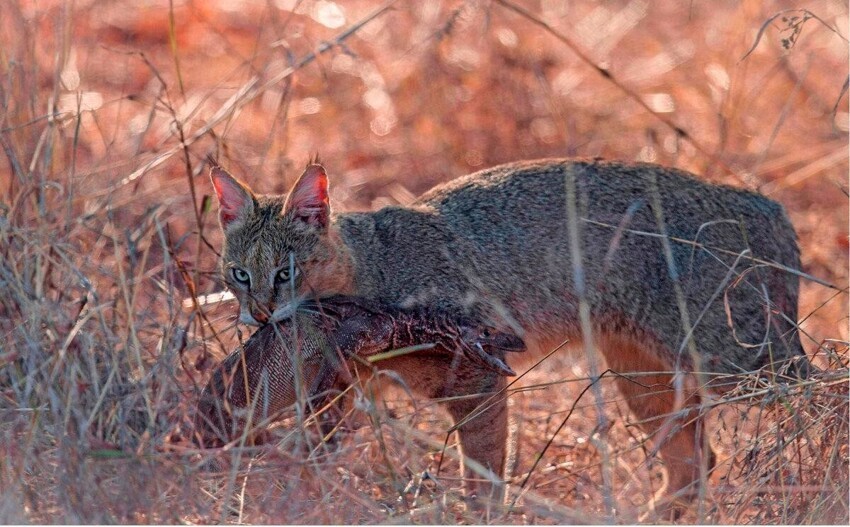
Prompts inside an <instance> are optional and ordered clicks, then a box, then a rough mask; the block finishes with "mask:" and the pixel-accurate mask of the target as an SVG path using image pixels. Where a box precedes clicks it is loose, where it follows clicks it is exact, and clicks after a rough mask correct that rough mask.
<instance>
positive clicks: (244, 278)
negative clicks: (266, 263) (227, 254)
mask: <svg viewBox="0 0 850 527" xmlns="http://www.w3.org/2000/svg"><path fill="white" fill-rule="evenodd" d="M232 273H233V279H234V280H236V281H237V282H239V283H240V284H249V283H251V275H249V274H248V271H246V270H245V269H240V268H238V267H234V268H233V271H232Z"/></svg>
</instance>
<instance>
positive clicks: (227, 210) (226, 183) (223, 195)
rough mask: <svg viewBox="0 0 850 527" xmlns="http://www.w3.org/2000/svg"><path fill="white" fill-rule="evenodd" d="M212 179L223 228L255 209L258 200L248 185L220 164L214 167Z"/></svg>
mask: <svg viewBox="0 0 850 527" xmlns="http://www.w3.org/2000/svg"><path fill="white" fill-rule="evenodd" d="M210 179H212V183H213V187H215V194H216V196H218V211H219V212H218V217H219V220H221V226H222V228H224V229H226V228H227V227H228V226H229V225H230V224H232V223H233V222H234V221H236V220H238V219H239V218H242V217H245V216H246V215H247V214H250V213H251V212H252V211H253V210H254V204H255V201H256V200H255V199H254V194H253V193H252V192H251V189H250V188H248V185H246V184H245V183H242V182H241V181H239V180H238V179H236V178H235V177H233V176H231V175H230V174H228V173H227V171H226V170H224V169H223V168H221V167H218V166H214V167H212V170H211V171H210Z"/></svg>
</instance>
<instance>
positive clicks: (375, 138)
mask: <svg viewBox="0 0 850 527" xmlns="http://www.w3.org/2000/svg"><path fill="white" fill-rule="evenodd" d="M847 28H848V6H847V4H846V3H845V2H839V1H832V0H812V1H805V2H790V1H773V2H763V1H752V0H744V1H737V0H735V1H733V0H713V1H711V2H706V1H691V2H649V1H646V0H610V1H582V2H556V1H545V0H535V1H532V0H512V1H510V2H509V1H508V0H504V1H501V0H492V1H485V0H465V1H464V0H433V1H431V0H429V1H424V2H415V1H410V0H407V1H405V0H396V1H390V2H388V3H386V4H382V3H378V2H367V1H357V0H353V1H346V2H333V1H330V0H304V1H300V0H267V1H261V0H210V1H203V2H202V1H199V0H185V1H183V0H171V1H167V0H144V1H136V0H133V1H129V0H108V1H95V0H77V1H75V2H63V1H61V0H44V1H38V2H33V1H27V0H23V1H21V0H10V1H4V2H2V4H0V32H1V33H0V148H2V155H0V332H2V339H0V451H2V453H3V456H2V459H0V521H3V522H29V521H36V522H55V521H56V522H66V523H72V522H105V523H112V522H128V521H133V522H150V521H161V522H183V521H191V522H209V521H245V522H252V523H264V522H307V523H327V522H332V523H337V522H363V521H369V522H378V521H395V520H398V521H404V522H455V521H473V522H475V521H483V520H485V519H487V518H485V517H483V516H475V513H472V512H470V511H464V510H463V508H462V507H460V506H459V505H458V499H457V496H458V493H457V486H458V485H457V481H456V480H453V479H451V477H449V478H448V479H440V478H438V483H436V484H435V483H434V482H433V480H432V481H428V480H427V478H426V481H424V482H423V481H422V480H421V478H420V479H417V477H420V476H421V474H422V473H423V471H427V470H431V471H434V470H435V467H436V463H437V460H439V458H440V454H439V449H438V448H437V449H435V448H433V446H429V443H428V442H427V441H426V440H425V439H423V437H431V436H433V437H437V436H439V433H440V431H441V430H442V431H445V430H446V423H445V419H444V417H442V416H441V414H439V413H433V412H432V413H427V412H426V414H425V415H424V416H423V415H422V414H420V413H419V412H416V411H414V410H413V409H412V407H411V406H409V405H408V406H405V405H404V404H403V403H399V405H400V406H399V408H400V409H398V410H396V413H395V414H390V415H389V417H387V422H388V423H392V426H391V425H389V424H386V423H385V424H384V425H374V423H373V426H372V427H371V428H369V427H367V429H366V430H362V431H359V432H356V433H354V434H352V436H351V437H350V438H347V439H345V440H344V441H343V442H342V443H341V445H342V446H340V447H338V448H337V449H336V450H333V451H332V452H327V451H324V453H321V454H316V453H315V452H313V455H311V456H309V457H308V455H307V454H308V453H309V452H310V450H309V449H306V450H305V446H304V445H305V444H309V441H308V439H305V438H304V437H301V436H299V438H300V439H299V438H296V439H292V438H289V439H281V441H283V443H281V444H284V445H288V446H287V447H286V448H283V447H282V448H278V449H276V450H272V451H264V453H263V455H262V456H261V457H260V458H258V459H259V461H257V462H256V463H257V465H256V466H253V470H252V471H248V470H247V468H248V467H247V465H246V464H247V463H248V459H249V457H248V456H247V455H246V454H242V453H239V452H231V453H228V454H227V455H224V456H220V457H223V458H225V459H224V460H222V459H219V460H218V461H219V462H220V463H223V464H224V468H222V469H221V470H220V471H219V472H215V471H212V472H211V471H209V470H202V468H204V467H203V461H204V459H200V460H199V455H198V454H197V453H196V452H194V451H192V450H191V448H190V446H189V445H188V443H187V437H188V432H189V428H188V427H189V423H190V422H191V415H192V404H193V402H194V401H195V400H196V398H197V394H198V389H199V387H200V386H203V382H204V381H205V379H206V377H207V376H208V374H209V368H210V367H211V365H213V364H214V363H215V362H216V361H217V360H219V359H220V358H221V357H222V356H223V355H224V354H225V353H227V352H228V351H230V350H231V349H232V348H233V346H234V343H235V342H236V341H237V333H238V331H239V328H236V327H235V315H236V306H235V305H234V304H233V303H228V302H224V303H212V304H209V305H204V306H199V305H197V304H196V302H195V301H194V300H193V299H194V298H196V297H198V296H201V295H207V294H210V293H215V292H218V291H221V290H222V286H221V284H220V283H219V281H218V279H217V270H216V264H217V254H216V248H218V247H220V245H221V235H220V233H219V231H218V226H217V222H216V214H215V212H216V209H215V206H214V205H213V204H212V202H211V201H210V195H211V194H212V189H211V187H210V184H209V180H208V178H207V170H206V158H207V156H209V155H213V156H215V157H216V158H218V160H219V161H220V162H221V163H222V164H224V165H225V166H226V167H228V168H229V169H230V170H231V171H232V172H233V173H234V174H235V175H237V176H239V177H241V178H242V179H244V180H245V181H247V182H248V183H249V184H251V185H252V186H253V187H254V188H255V189H257V190H258V191H260V192H265V193H281V192H285V191H286V190H288V188H289V186H290V185H291V184H292V183H293V182H294V180H295V178H296V177H297V176H298V175H299V173H300V169H301V167H302V166H303V165H304V164H305V163H306V162H307V160H308V159H309V158H310V157H311V156H313V155H315V154H317V153H318V154H319V155H320V156H321V159H322V161H323V163H324V164H325V166H326V168H327V170H328V172H329V174H330V177H331V200H332V206H334V207H336V209H337V210H358V209H360V210H365V209H372V208H375V207H380V206H383V205H388V204H407V203H410V202H411V201H413V200H414V199H415V197H416V196H417V195H418V194H420V193H421V192H423V191H424V190H426V189H428V188H430V187H431V186H433V185H435V184H438V183H440V182H443V181H447V180H449V179H452V178H454V177H457V176H460V175H463V174H466V173H469V172H471V171H475V170H478V169H481V168H485V167H488V166H492V165H495V164H498V163H502V162H508V161H515V160H520V159H531V158H540V157H564V156H582V157H596V156H600V157H605V158H611V159H621V160H641V161H652V162H657V163H662V164H667V165H672V166H677V167H680V168H684V169H687V170H690V171H693V172H695V173H697V174H699V175H700V176H701V177H704V178H705V179H707V180H710V181H714V182H724V183H729V184H732V185H736V186H740V187H746V188H751V189H757V190H759V191H761V192H763V193H765V194H767V195H768V196H770V197H771V198H773V199H776V200H778V201H780V202H781V203H783V204H784V205H785V207H786V208H787V210H788V213H789V215H790V217H791V220H792V222H793V223H794V225H795V226H796V228H797V231H798V233H799V237H800V244H801V247H802V258H803V271H804V272H806V273H809V274H811V275H814V276H816V277H818V278H819V279H821V280H823V281H826V282H828V283H831V284H833V285H834V286H836V287H837V288H838V290H836V289H833V288H829V287H824V286H823V285H821V284H817V283H814V282H811V281H806V280H804V281H803V283H802V294H801V303H800V314H801V317H802V319H803V320H802V322H801V328H802V329H803V330H804V331H805V335H806V336H805V337H804V345H805V346H806V349H807V352H808V353H809V354H810V355H811V356H817V359H816V360H817V362H818V364H819V365H820V366H821V367H824V368H830V369H833V370H836V371H843V372H844V373H843V375H844V377H843V378H842V377H840V376H839V381H836V382H835V383H832V384H830V382H826V383H821V384H819V385H817V386H815V387H814V388H813V387H811V386H810V387H808V388H807V389H808V391H807V392H806V393H804V394H803V393H802V392H801V394H802V395H799V396H798V397H797V398H796V399H794V401H793V403H792V404H789V403H788V401H781V402H780V403H777V402H776V401H773V402H771V403H759V402H752V403H751V404H750V406H752V407H754V409H757V408H755V407H758V406H771V405H773V406H776V407H777V408H780V407H782V408H784V409H785V410H786V413H785V414H784V417H783V415H774V416H773V417H772V418H766V419H767V421H765V422H770V425H766V424H763V423H762V422H761V420H758V419H757V420H756V421H757V423H758V424H755V425H754V424H753V423H752V422H751V421H748V418H747V417H746V416H747V415H748V413H745V414H744V415H745V417H744V418H740V417H736V416H737V415H738V413H739V411H738V410H739V409H737V408H736V407H735V406H730V407H728V408H724V409H723V410H722V411H720V412H717V413H722V414H723V416H718V417H717V419H718V420H721V421H722V420H723V419H726V418H728V419H731V420H732V421H733V422H734V423H735V424H734V425H729V427H728V428H726V427H725V425H724V426H723V427H721V429H722V430H725V431H726V432H725V433H726V435H725V436H723V437H717V438H715V439H716V441H718V442H720V443H721V445H722V446H721V448H720V450H723V451H725V453H726V454H727V455H728V457H730V458H731V461H730V462H729V464H727V465H726V468H725V469H724V470H723V472H724V474H725V475H720V474H718V475H717V476H716V477H714V478H713V480H712V481H713V484H714V485H713V487H712V489H713V490H711V491H709V492H710V494H709V496H708V498H709V499H708V500H707V503H710V505H707V506H706V507H705V508H704V510H703V511H702V512H701V513H700V514H702V516H699V518H700V519H702V520H704V521H710V522H732V523H735V522H758V523H783V522H804V523H810V522H819V521H836V522H846V521H847V492H846V489H847V481H846V479H847V463H848V457H847V456H848V451H847V446H846V442H847V431H846V429H847V415H846V414H847V390H846V360H847V340H848V338H850V335H848V302H847V294H846V292H847V283H848V181H847V175H848V122H849V121H850V116H848V99H847V94H846V90H847V80H848V43H847V34H848V31H847ZM840 290H843V292H842V291H840ZM242 331H243V332H247V330H246V328H242ZM551 362H552V363H551V365H549V366H547V367H546V368H545V371H543V372H541V373H536V374H534V375H531V376H529V380H528V384H529V385H533V384H535V383H543V384H545V386H541V387H539V388H538V390H529V391H528V393H525V394H522V395H519V396H517V397H516V401H515V403H516V405H515V407H516V409H517V412H518V415H520V416H521V419H522V420H523V427H522V432H521V436H522V437H521V440H522V443H523V445H524V451H523V456H522V457H521V459H520V466H519V472H520V473H521V472H522V471H523V470H528V469H529V468H530V466H531V464H532V462H533V459H534V454H535V452H540V451H541V449H542V447H543V445H545V444H546V442H547V441H548V439H549V438H550V437H551V435H552V433H553V431H554V428H555V427H556V425H557V424H558V422H559V421H560V419H561V418H562V417H558V415H559V412H560V413H561V415H562V414H563V413H564V412H566V411H567V410H568V409H569V406H570V404H571V401H572V400H573V399H574V398H575V396H576V395H577V393H578V392H579V391H580V389H581V386H577V385H576V383H568V384H563V383H561V384H558V383H557V382H556V381H557V380H562V379H565V378H574V377H581V376H582V375H583V373H582V371H581V369H576V370H574V369H573V362H574V361H572V360H569V359H561V358H553V360H552V361H551ZM842 368H844V369H842ZM555 372H557V373H555ZM842 379H843V380H842ZM553 383H554V384H553ZM579 384H580V383H579ZM812 390H815V391H814V392H813V391H812ZM817 390H820V391H817ZM540 391H543V392H544V393H543V394H541V393H539V392H540ZM608 393H609V395H610V396H611V399H612V410H611V412H612V415H614V414H616V413H617V412H619V413H623V412H624V410H623V409H622V408H621V407H619V406H618V405H617V404H616V401H615V399H616V397H617V396H616V393H615V392H614V391H609V392H608ZM543 400H545V401H546V403H545V404H543V403H542V402H541V401H543ZM552 401H563V405H561V406H558V407H557V408H553V406H552ZM788 410H793V411H792V412H791V413H790V414H788V413H787V411H788ZM587 412H590V413H588V414H587V415H592V409H590V408H588V409H587ZM768 413H770V412H768ZM398 415H401V416H402V417H398ZM789 415H791V417H789ZM842 415H843V419H842ZM721 418H722V419H721ZM593 424H595V419H594V418H585V419H583V418H582V416H581V415H579V416H577V417H574V418H573V419H572V420H571V421H570V424H569V425H568V426H567V427H566V428H565V429H564V431H562V432H561V434H560V435H559V436H558V438H557V441H555V442H554V443H553V445H552V447H551V448H550V449H549V450H547V453H546V456H547V458H546V459H545V461H544V463H542V465H541V466H543V467H544V469H543V472H541V475H540V477H539V478H537V479H536V481H535V482H534V485H533V487H532V488H530V489H529V493H528V494H527V498H526V499H527V502H526V508H525V509H524V510H523V511H522V512H520V513H511V514H509V515H507V516H498V518H500V520H499V521H502V522H511V523H527V522H541V521H554V522H565V521H574V520H575V519H576V518H591V519H592V518H594V517H595V516H593V515H594V514H597V513H598V512H599V511H601V510H602V509H601V498H600V494H599V490H598V487H599V482H600V476H599V469H598V464H599V460H598V455H597V454H596V453H595V451H594V447H593V446H592V441H589V438H592V437H593V434H594V430H593ZM787 427H791V428H790V429H789V428H787ZM741 430H747V432H746V433H744V432H742V431H741ZM789 430H790V431H789ZM806 430H808V432H806ZM423 431H424V432H425V433H422V432H423ZM305 434H306V432H305ZM382 434H386V437H384V438H383V439H385V441H382V442H381V443H380V444H381V446H380V447H378V446H376V444H375V441H374V438H375V436H377V435H382ZM786 434H787V435H786ZM302 435H303V434H302ZM609 435H610V436H611V437H612V439H613V440H615V441H616V444H617V445H618V446H622V452H621V453H622V455H621V457H620V458H618V459H619V461H618V464H617V470H618V471H619V472H617V474H616V477H617V478H619V479H616V481H618V482H620V483H621V484H622V487H621V489H622V490H621V491H620V492H619V494H617V496H615V498H616V500H617V503H618V514H620V516H619V517H618V518H619V519H620V520H621V521H634V520H635V519H636V518H637V516H636V514H637V512H636V511H637V510H638V509H639V507H640V506H641V505H642V504H643V503H644V502H645V501H646V498H647V497H648V496H649V495H650V494H651V488H652V486H653V485H657V484H658V478H659V467H658V466H657V464H654V462H652V461H649V462H647V461H645V456H644V454H645V453H644V452H643V451H642V447H641V445H642V443H641V441H640V438H636V437H635V434H634V432H633V431H632V430H631V428H626V427H622V426H619V425H618V427H615V429H614V430H612V431H611V432H610V434H609ZM765 436H767V437H768V438H767V439H765ZM285 437H289V436H285ZM771 438H772V439H771ZM286 441H294V443H292V444H290V443H287V442H286ZM736 441H740V442H741V443H740V445H739V444H738V443H736ZM762 441H766V443H765V442H762ZM293 445H294V446H293ZM789 445H790V446H793V447H794V448H789ZM290 447H291V449H290V450H287V448H290ZM385 448H389V449H390V450H391V451H392V452H391V453H390V454H389V455H388V456H385V455H384V454H385V453H386V452H385V451H384V450H382V449H385ZM299 449H300V450H299ZM794 449H796V450H795V451H796V452H797V454H796V457H794V455H792V454H789V452H790V451H791V450H794ZM801 452H803V453H801ZM228 456H229V457H228ZM387 459H389V460H391V461H388V460H387ZM225 461H227V462H225ZM206 468H208V467H206ZM444 470H446V469H445V468H444ZM447 473H448V474H449V475H450V476H451V475H452V474H456V470H455V471H454V472H452V468H451V467H450V468H449V469H448V472H447ZM414 483H415V484H414ZM413 488H415V489H416V492H415V493H414V491H413V490H411V489H413ZM414 494H415V497H412V496H414ZM842 496H843V497H842ZM581 515H587V516H581ZM696 519H697V517H696V516H695V517H694V518H691V519H690V520H691V521H696Z"/></svg>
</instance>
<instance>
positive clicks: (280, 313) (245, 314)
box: [239, 297, 303, 327]
mask: <svg viewBox="0 0 850 527" xmlns="http://www.w3.org/2000/svg"><path fill="white" fill-rule="evenodd" d="M302 300H303V299H302V298H301V297H299V298H296V299H294V300H293V301H291V302H289V303H287V304H283V305H281V306H278V307H277V308H275V310H274V311H272V312H271V314H270V315H268V316H257V315H254V314H253V313H251V311H250V310H249V309H242V310H241V311H240V313H239V322H241V323H243V324H247V325H249V326H257V327H260V326H265V325H266V324H271V323H273V322H282V321H284V320H288V319H289V318H291V317H292V315H293V314H295V312H296V311H297V310H298V306H299V305H300V304H301V301H302ZM258 319H259V320H258Z"/></svg>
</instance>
